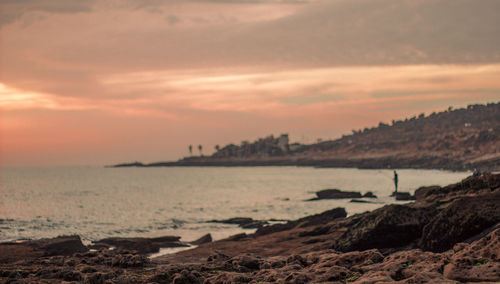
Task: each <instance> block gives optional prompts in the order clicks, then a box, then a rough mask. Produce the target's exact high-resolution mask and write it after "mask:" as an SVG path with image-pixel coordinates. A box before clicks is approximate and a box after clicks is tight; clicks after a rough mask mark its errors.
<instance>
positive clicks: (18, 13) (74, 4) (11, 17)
mask: <svg viewBox="0 0 500 284" xmlns="http://www.w3.org/2000/svg"><path fill="white" fill-rule="evenodd" d="M94 2H95V0H88V1H80V0H2V2H1V3H0V24H1V25H5V24H8V23H12V22H14V21H15V20H18V19H20V18H21V17H22V16H23V15H24V14H26V13H29V12H35V11H36V12H49V13H81V12H90V11H92V5H93V4H94Z"/></svg>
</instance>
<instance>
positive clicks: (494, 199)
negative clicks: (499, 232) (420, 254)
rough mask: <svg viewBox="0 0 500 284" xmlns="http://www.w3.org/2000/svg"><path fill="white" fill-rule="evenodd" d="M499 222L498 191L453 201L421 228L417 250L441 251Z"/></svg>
mask: <svg viewBox="0 0 500 284" xmlns="http://www.w3.org/2000/svg"><path fill="white" fill-rule="evenodd" d="M499 222H500V192H497V193H493V194H486V195H480V196H474V197H464V198H460V199H458V200H455V201H453V202H452V203H451V204H449V205H448V206H447V207H446V208H445V209H443V210H442V211H441V212H440V213H439V214H437V216H436V217H435V218H433V219H432V220H431V221H430V223H429V224H427V225H426V226H425V227H424V229H423V235H422V239H421V240H420V242H419V245H420V247H422V248H423V249H426V250H431V251H436V252H442V251H445V250H448V249H450V248H452V247H453V245H454V244H456V243H458V242H461V241H464V240H466V239H468V238H470V237H473V236H474V235H477V234H479V233H481V232H482V231H484V230H486V229H488V228H489V227H492V226H494V225H496V224H497V223H499Z"/></svg>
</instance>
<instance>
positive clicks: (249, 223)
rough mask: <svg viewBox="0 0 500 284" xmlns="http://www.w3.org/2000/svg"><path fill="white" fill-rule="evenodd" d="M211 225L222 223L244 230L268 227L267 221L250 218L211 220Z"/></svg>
mask: <svg viewBox="0 0 500 284" xmlns="http://www.w3.org/2000/svg"><path fill="white" fill-rule="evenodd" d="M208 222H209V223H222V224H234V225H238V226H240V227H242V228H244V229H256V228H260V227H262V226H264V225H268V224H269V223H268V222H267V221H259V220H253V219H252V218H248V217H235V218H230V219H226V220H210V221H208Z"/></svg>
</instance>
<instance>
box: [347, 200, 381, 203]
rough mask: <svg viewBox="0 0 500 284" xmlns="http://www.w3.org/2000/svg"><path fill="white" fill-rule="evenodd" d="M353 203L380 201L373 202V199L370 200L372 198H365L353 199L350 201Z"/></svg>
mask: <svg viewBox="0 0 500 284" xmlns="http://www.w3.org/2000/svg"><path fill="white" fill-rule="evenodd" d="M349 202H351V203H378V202H373V201H370V200H363V199H351V201H349Z"/></svg>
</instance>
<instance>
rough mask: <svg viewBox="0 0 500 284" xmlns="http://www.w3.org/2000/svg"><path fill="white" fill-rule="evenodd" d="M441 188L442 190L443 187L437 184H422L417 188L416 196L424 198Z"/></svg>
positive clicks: (418, 198)
mask: <svg viewBox="0 0 500 284" xmlns="http://www.w3.org/2000/svg"><path fill="white" fill-rule="evenodd" d="M439 190H441V187H440V186H437V185H433V186H422V187H419V188H418V189H417V190H415V194H414V196H415V199H416V200H424V199H426V198H427V196H429V195H432V194H433V193H435V192H439Z"/></svg>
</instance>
